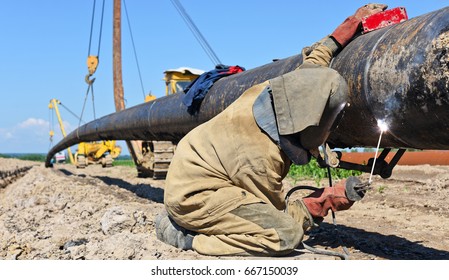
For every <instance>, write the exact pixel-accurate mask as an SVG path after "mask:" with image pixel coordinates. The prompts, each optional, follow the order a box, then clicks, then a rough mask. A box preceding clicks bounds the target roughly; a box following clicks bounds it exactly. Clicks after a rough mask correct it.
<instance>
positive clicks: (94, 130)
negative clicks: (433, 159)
mask: <svg viewBox="0 0 449 280" xmlns="http://www.w3.org/2000/svg"><path fill="white" fill-rule="evenodd" d="M301 62H302V57H301V56H300V55H298V56H293V57H290V58H286V59H282V60H278V61H275V62H273V63H270V64H267V65H264V66H261V67H258V68H254V69H252V70H248V71H245V72H242V73H239V74H236V75H233V76H229V77H226V78H223V79H220V80H219V81H217V82H216V83H215V84H214V86H213V87H212V88H211V89H210V91H209V93H208V94H207V96H206V97H205V99H204V100H203V102H202V104H201V108H200V111H199V112H198V113H197V114H196V115H194V116H192V115H190V114H189V113H188V112H187V108H186V107H185V106H184V105H183V104H182V102H181V100H182V97H183V95H182V94H178V95H171V96H167V97H163V98H159V99H156V100H154V101H152V102H149V103H144V104H140V105H137V106H134V107H131V108H129V109H126V110H124V111H120V112H117V113H113V114H110V115H107V116H104V117H102V118H100V119H97V120H94V121H92V122H90V123H87V124H85V125H84V126H81V127H79V128H78V129H77V130H75V131H73V132H72V133H70V134H69V135H68V136H67V137H66V138H64V139H63V140H62V141H60V142H59V143H58V144H56V145H55V146H54V147H53V148H52V149H51V150H50V151H49V153H48V155H47V160H46V166H50V160H51V158H52V157H53V156H54V155H55V154H56V153H57V152H59V151H61V150H63V149H66V148H68V147H70V146H72V145H75V144H78V143H80V142H84V141H97V140H106V139H107V140H158V141H163V140H167V141H173V142H178V141H179V140H180V139H181V138H182V137H183V136H184V135H185V134H187V133H188V132H189V131H190V130H191V129H193V128H194V127H196V126H198V125H200V124H201V123H203V122H205V121H207V120H209V119H211V118H212V117H214V116H215V115H217V114H218V113H220V112H221V111H223V110H224V109H225V108H226V107H227V106H228V105H229V104H231V103H232V102H233V101H235V100H236V99H237V98H238V97H239V96H240V95H241V94H242V93H243V92H244V91H245V90H246V89H248V88H249V87H251V86H252V85H255V84H257V83H260V82H263V81H265V80H267V79H271V78H274V77H276V76H279V75H282V74H284V73H287V72H289V71H292V70H293V69H295V68H296V67H297V66H299V65H300V63H301ZM331 67H332V68H333V69H335V70H337V71H339V72H340V73H341V75H342V76H343V77H344V78H345V79H346V80H347V81H348V84H349V89H350V106H349V107H348V108H347V109H346V110H345V114H344V117H343V118H342V120H341V122H340V124H339V126H338V127H337V129H336V130H335V131H334V132H333V133H332V134H331V135H330V137H329V139H328V142H329V143H330V145H331V146H333V147H340V148H346V147H362V146H364V147H374V146H376V144H377V139H378V135H379V131H378V127H377V120H379V119H382V120H385V121H387V122H388V124H389V131H388V132H387V133H385V134H384V137H383V139H382V143H381V146H382V147H396V148H416V149H449V96H448V92H449V91H448V87H449V7H447V8H444V9H441V10H438V11H435V12H432V13H429V14H426V15H422V16H420V17H416V18H413V19H410V20H408V21H406V22H403V23H401V24H397V25H394V26H390V27H387V28H384V29H380V30H377V31H374V32H371V33H368V34H365V35H362V36H359V37H358V38H356V39H355V40H354V41H352V42H351V43H350V44H349V45H348V46H347V47H346V48H345V49H344V50H343V51H342V52H341V53H340V54H339V55H338V56H337V57H336V58H334V60H333V61H332V64H331Z"/></svg>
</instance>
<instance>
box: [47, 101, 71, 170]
mask: <svg viewBox="0 0 449 280" xmlns="http://www.w3.org/2000/svg"><path fill="white" fill-rule="evenodd" d="M58 104H61V101H59V100H57V99H55V98H53V99H51V100H50V104H48V108H49V109H54V110H55V113H56V117H57V118H58V123H59V127H60V128H61V133H62V136H63V137H64V138H65V137H66V133H65V129H64V123H63V122H62V118H61V114H60V112H59V107H58ZM67 152H68V154H69V158H70V163H71V164H75V160H74V158H73V154H72V151H71V150H70V147H69V148H67Z"/></svg>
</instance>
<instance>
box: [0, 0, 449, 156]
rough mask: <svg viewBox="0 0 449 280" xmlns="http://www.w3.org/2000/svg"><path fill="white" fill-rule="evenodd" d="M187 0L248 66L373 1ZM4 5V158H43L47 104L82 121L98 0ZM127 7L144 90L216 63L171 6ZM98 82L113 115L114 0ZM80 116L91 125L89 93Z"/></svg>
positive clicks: (99, 97)
mask: <svg viewBox="0 0 449 280" xmlns="http://www.w3.org/2000/svg"><path fill="white" fill-rule="evenodd" d="M180 1H181V3H182V4H183V6H184V8H185V9H186V11H187V12H188V13H189V15H190V17H191V18H192V19H193V21H194V22H195V24H196V25H197V27H198V28H199V29H200V30H201V32H202V33H203V35H204V37H205V38H206V39H207V40H208V42H209V44H210V45H211V46H212V48H213V49H214V51H215V53H216V54H217V56H218V57H219V59H220V60H221V62H222V63H223V64H227V65H241V66H243V67H245V68H247V69H251V68H254V67H257V66H260V65H263V64H266V63H269V62H270V61H271V60H272V59H274V58H284V57H288V56H291V55H294V54H297V53H299V52H300V51H301V49H302V47H304V46H307V45H310V44H312V43H314V42H315V41H317V40H319V39H320V38H322V37H324V36H325V35H327V34H329V33H331V32H332V31H333V30H334V29H335V27H337V26H338V24H340V23H341V22H342V21H343V20H344V19H345V18H346V17H347V16H349V15H351V14H353V13H354V11H355V10H356V9H357V8H358V7H360V6H362V5H364V4H366V3H368V2H365V1H321V2H313V1H295V0H277V1H261V0H239V1H237V0H226V1H206V0H196V1H194V0H180ZM101 2H102V1H101V0H98V1H97V9H96V15H95V19H96V22H95V23H94V32H93V35H92V46H91V53H90V54H92V55H97V50H98V40H99V29H100V15H101V14H100V10H101ZM311 3H320V4H311ZM384 3H385V4H387V5H389V7H390V8H394V7H398V6H404V7H406V9H407V12H408V15H409V17H410V18H411V17H416V16H419V15H421V14H425V13H428V12H431V11H434V10H437V9H440V8H443V7H445V6H449V1H437V0H426V1H413V2H412V1H387V2H384ZM0 4H1V5H0V7H1V8H0V38H2V40H1V44H0V58H1V60H0V95H1V98H2V106H1V110H0V153H46V152H47V151H48V149H49V146H50V141H49V130H50V127H51V118H50V116H49V109H48V103H49V101H50V99H52V98H57V99H59V100H60V101H61V102H62V103H63V104H64V105H65V106H66V107H68V108H69V109H70V110H71V111H73V112H75V113H76V114H77V115H80V114H81V111H82V107H83V103H84V99H85V96H86V90H87V84H86V83H85V81H84V77H85V75H86V74H87V66H86V59H87V55H88V44H89V35H90V25H91V17H92V6H93V0H72V1H69V0H65V1H57V0H39V1H36V0H15V1H6V0H0ZM126 7H127V10H128V15H129V20H130V23H131V28H132V35H133V38H134V43H135V47H136V51H137V57H138V61H139V66H140V70H141V73H142V80H143V86H144V91H145V93H148V92H150V91H151V92H152V93H153V94H154V95H156V96H157V97H160V96H163V95H164V94H165V93H164V90H165V89H164V82H163V81H162V78H163V72H164V71H165V70H166V69H170V68H178V67H181V66H188V67H194V68H198V69H203V70H210V69H212V68H213V67H214V65H213V63H212V62H211V61H210V60H209V58H208V56H207V55H206V54H205V53H204V51H203V50H202V49H201V47H200V45H199V44H198V42H197V41H196V40H195V37H194V36H193V35H192V33H191V32H190V31H189V29H188V27H187V26H186V25H185V23H184V21H183V20H182V18H181V17H180V16H179V15H178V13H177V11H176V10H175V8H174V6H173V5H172V3H171V1H170V0H158V1H151V0H147V1H144V0H127V1H126ZM122 12H123V22H122V23H123V31H122V40H123V43H122V52H123V83H124V90H125V99H126V106H127V107H131V106H134V105H137V104H140V103H142V102H143V96H144V93H143V92H142V88H141V84H140V80H139V76H138V73H137V66H136V62H135V59H134V52H133V48H132V44H131V37H130V33H129V31H128V25H127V23H126V17H125V14H124V13H125V11H124V9H123V8H122ZM94 77H95V78H96V80H95V83H94V93H95V113H96V116H97V117H101V116H104V115H107V114H109V113H112V112H114V110H115V109H114V108H115V107H114V100H113V83H112V0H107V1H106V6H105V12H104V23H103V30H102V37H101V46H100V63H99V66H98V69H97V72H96V73H95V75H94ZM61 115H62V118H63V119H64V123H65V126H66V130H67V131H69V132H70V131H71V130H73V129H74V128H76V127H77V126H78V120H77V119H76V118H75V117H73V116H72V115H71V114H70V113H69V112H68V111H66V110H65V109H64V108H61ZM83 119H84V120H86V121H90V120H92V119H93V104H92V101H91V96H90V95H89V97H88V100H87V102H86V109H85V111H84V115H83ZM54 130H55V132H56V135H55V136H54V140H53V141H54V143H57V142H59V141H60V140H61V138H62V136H61V133H60V131H59V126H58V124H57V122H56V119H55V121H54ZM122 147H123V148H125V146H124V145H122ZM124 150H126V149H124ZM125 153H126V152H125Z"/></svg>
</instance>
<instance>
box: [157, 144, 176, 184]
mask: <svg viewBox="0 0 449 280" xmlns="http://www.w3.org/2000/svg"><path fill="white" fill-rule="evenodd" d="M153 148H154V150H153V154H154V163H153V179H165V177H166V176H167V172H168V167H169V166H170V162H171V160H172V158H173V154H174V151H175V146H174V145H173V143H172V142H170V141H153Z"/></svg>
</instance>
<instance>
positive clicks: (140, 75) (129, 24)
mask: <svg viewBox="0 0 449 280" xmlns="http://www.w3.org/2000/svg"><path fill="white" fill-rule="evenodd" d="M123 7H124V8H125V14H126V21H127V23H128V29H129V34H130V37H131V43H132V45H133V50H134V59H135V60H136V65H137V72H138V73H139V79H140V87H141V88H142V94H143V99H145V89H144V87H143V82H142V74H141V72H140V66H139V60H138V59H137V51H136V45H135V44H134V37H133V32H132V30H131V23H130V20H129V16H128V9H127V8H126V1H125V0H123Z"/></svg>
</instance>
